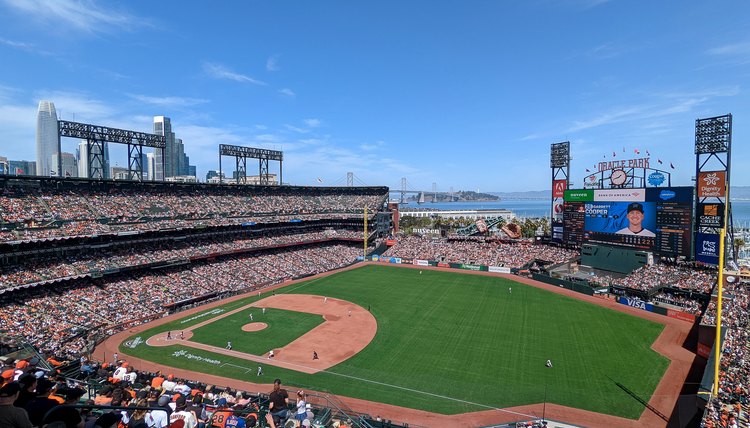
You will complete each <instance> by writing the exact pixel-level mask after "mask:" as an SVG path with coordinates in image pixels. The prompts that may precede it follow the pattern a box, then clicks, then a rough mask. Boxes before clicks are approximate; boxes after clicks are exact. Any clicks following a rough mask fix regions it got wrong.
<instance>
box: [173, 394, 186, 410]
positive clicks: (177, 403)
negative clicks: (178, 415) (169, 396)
mask: <svg viewBox="0 0 750 428" xmlns="http://www.w3.org/2000/svg"><path fill="white" fill-rule="evenodd" d="M174 405H175V407H176V408H178V409H182V408H184V407H185V406H187V400H185V397H183V396H180V397H177V400H176V401H175V403H174Z"/></svg>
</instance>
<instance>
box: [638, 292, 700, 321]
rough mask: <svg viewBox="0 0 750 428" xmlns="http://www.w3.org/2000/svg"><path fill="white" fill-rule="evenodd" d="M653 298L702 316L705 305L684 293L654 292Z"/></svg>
mask: <svg viewBox="0 0 750 428" xmlns="http://www.w3.org/2000/svg"><path fill="white" fill-rule="evenodd" d="M651 300H653V301H656V302H661V303H666V304H668V305H672V306H676V307H679V308H680V309H682V311H683V312H686V313H688V314H691V315H696V316H700V314H701V312H702V307H703V304H702V303H701V302H700V301H698V300H695V299H693V298H690V297H687V296H684V295H682V296H681V295H675V294H673V293H665V292H664V291H660V292H659V293H656V294H654V295H653V296H652V297H651Z"/></svg>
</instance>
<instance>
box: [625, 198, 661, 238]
mask: <svg viewBox="0 0 750 428" xmlns="http://www.w3.org/2000/svg"><path fill="white" fill-rule="evenodd" d="M627 218H628V227H623V228H622V229H620V230H618V231H617V234H618V235H635V236H648V237H654V236H656V234H655V233H654V232H652V231H650V230H648V229H644V228H643V219H644V218H645V214H644V213H643V205H642V204H639V203H638V202H633V203H632V204H630V205H628V215H627Z"/></svg>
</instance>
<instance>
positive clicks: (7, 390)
mask: <svg viewBox="0 0 750 428" xmlns="http://www.w3.org/2000/svg"><path fill="white" fill-rule="evenodd" d="M20 390H21V385H19V384H18V382H11V383H6V384H5V385H3V387H2V388H0V397H12V396H14V395H16V393H17V392H18V391H20Z"/></svg>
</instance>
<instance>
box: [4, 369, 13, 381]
mask: <svg viewBox="0 0 750 428" xmlns="http://www.w3.org/2000/svg"><path fill="white" fill-rule="evenodd" d="M15 375H16V370H15V369H6V370H3V373H2V376H3V384H6V383H10V382H13V376H15Z"/></svg>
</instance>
